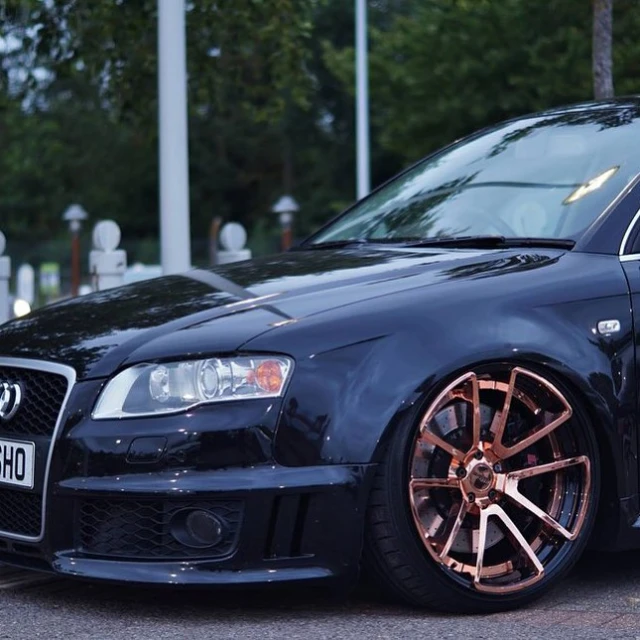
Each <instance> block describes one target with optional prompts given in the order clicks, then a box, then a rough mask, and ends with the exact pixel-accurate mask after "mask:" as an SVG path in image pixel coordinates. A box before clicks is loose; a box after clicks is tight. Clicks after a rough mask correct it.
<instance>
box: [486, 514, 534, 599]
mask: <svg viewBox="0 0 640 640" xmlns="http://www.w3.org/2000/svg"><path fill="white" fill-rule="evenodd" d="M491 516H495V517H496V518H499V519H500V520H502V523H503V524H504V525H505V527H506V528H507V529H508V530H509V533H511V535H512V536H513V538H514V539H515V541H516V542H517V543H518V545H519V546H520V548H521V549H522V551H523V552H524V554H525V555H526V556H527V558H528V560H529V562H530V564H531V566H532V568H533V569H534V570H535V572H536V576H535V578H536V579H539V578H540V577H542V575H543V574H544V567H543V566H542V563H541V562H540V560H539V559H538V556H537V555H536V554H535V551H534V550H533V549H532V548H531V545H530V544H529V543H528V542H527V540H526V539H525V537H524V536H523V535H522V533H520V531H519V529H518V527H516V525H515V523H514V522H513V520H512V519H511V518H510V517H509V516H508V515H507V514H506V513H505V511H504V510H503V509H502V507H500V506H499V505H497V504H492V505H491V506H489V507H487V508H486V509H483V510H482V511H481V512H480V531H479V536H478V557H477V561H476V575H475V576H474V579H473V582H474V586H475V587H476V589H478V590H479V591H482V590H487V588H486V587H484V585H482V583H481V576H482V566H483V563H484V552H485V548H486V544H487V523H488V521H489V518H490V517H491ZM495 588H499V587H495ZM489 589H490V590H493V589H494V587H489Z"/></svg>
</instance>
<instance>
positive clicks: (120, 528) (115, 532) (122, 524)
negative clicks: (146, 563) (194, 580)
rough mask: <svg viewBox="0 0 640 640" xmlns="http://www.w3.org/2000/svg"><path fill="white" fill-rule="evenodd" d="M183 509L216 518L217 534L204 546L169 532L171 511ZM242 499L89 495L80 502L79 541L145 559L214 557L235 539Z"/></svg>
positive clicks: (101, 551)
mask: <svg viewBox="0 0 640 640" xmlns="http://www.w3.org/2000/svg"><path fill="white" fill-rule="evenodd" d="M183 509H204V510H206V511H210V512H212V513H214V514H215V515H217V516H218V517H220V518H222V519H223V520H224V521H225V522H226V524H227V527H226V532H225V535H224V536H223V538H222V540H221V541H220V542H219V543H218V544H216V545H214V546H212V547H208V548H206V549H192V548H190V547H187V546H185V545H183V544H181V543H180V542H178V541H177V540H176V539H175V538H174V537H173V536H172V535H171V533H170V523H171V518H172V516H173V515H174V514H175V513H176V512H177V511H181V510H183ZM242 512H243V508H242V502H240V501H238V500H229V501H215V502H204V501H199V502H162V501H160V500H155V501H151V500H91V501H85V502H83V503H82V504H81V505H80V526H79V532H80V543H81V547H82V551H83V552H84V553H87V554H92V555H100V556H111V557H119V558H131V559H138V560H145V559H146V560H151V559H163V558H167V559H170V558H195V557H199V558H218V557H222V556H226V555H228V554H229V553H231V551H233V549H234V548H235V545H236V543H237V539H238V533H239V530H240V524H241V521H242Z"/></svg>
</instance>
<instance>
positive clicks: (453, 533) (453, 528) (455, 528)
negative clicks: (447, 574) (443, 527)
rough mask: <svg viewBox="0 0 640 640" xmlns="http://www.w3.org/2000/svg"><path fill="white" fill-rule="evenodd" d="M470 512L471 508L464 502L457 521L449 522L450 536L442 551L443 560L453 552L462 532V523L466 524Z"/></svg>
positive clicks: (451, 519)
mask: <svg viewBox="0 0 640 640" xmlns="http://www.w3.org/2000/svg"><path fill="white" fill-rule="evenodd" d="M468 510H469V507H468V505H467V503H466V502H465V501H464V500H463V501H462V502H461V503H460V509H459V510H458V515H457V516H456V517H455V519H453V518H450V519H449V522H450V523H451V525H450V526H447V529H448V535H447V536H446V538H447V540H446V542H445V543H444V546H443V547H442V551H440V558H441V559H442V558H445V557H446V556H448V555H449V551H451V546H452V545H453V543H454V542H455V539H456V538H457V537H458V533H459V532H460V527H462V523H463V522H464V519H465V517H466V515H467V511H468Z"/></svg>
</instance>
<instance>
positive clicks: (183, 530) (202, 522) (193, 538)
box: [170, 509, 228, 549]
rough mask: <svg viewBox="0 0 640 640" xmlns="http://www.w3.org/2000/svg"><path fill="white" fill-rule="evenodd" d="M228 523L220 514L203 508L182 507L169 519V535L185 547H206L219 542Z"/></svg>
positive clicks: (225, 531)
mask: <svg viewBox="0 0 640 640" xmlns="http://www.w3.org/2000/svg"><path fill="white" fill-rule="evenodd" d="M227 529H228V525H227V523H226V522H225V521H224V520H223V518H221V517H220V516H218V515H216V514H215V513H211V511H205V510H204V509H182V510H180V511H178V512H177V513H175V514H174V516H173V518H172V519H171V528H170V531H171V535H172V536H173V537H174V538H175V539H176V540H177V541H178V542H179V543H180V544H183V545H185V546H186V547H191V548H193V549H206V548H207V547H213V546H215V545H217V544H219V543H220V542H221V541H222V539H223V538H224V536H225V534H226V533H227Z"/></svg>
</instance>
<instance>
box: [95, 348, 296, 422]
mask: <svg viewBox="0 0 640 640" xmlns="http://www.w3.org/2000/svg"><path fill="white" fill-rule="evenodd" d="M292 369H293V361H292V360H291V359H290V358H286V357H284V356H256V357H251V356H242V357H237V358H209V359H207V360H187V361H182V362H169V363H162V364H139V365H136V366H134V367H131V368H129V369H125V370H124V371H122V372H121V373H119V374H118V375H117V376H115V377H114V378H112V379H111V380H110V381H109V382H108V383H107V386H106V387H105V388H104V390H103V392H102V393H101V394H100V397H99V398H98V402H97V403H96V406H95V409H94V410H93V414H92V417H93V419H94V420H105V419H112V418H128V417H131V418H133V417H139V416H148V415H161V414H168V413H177V412H179V411H185V410H187V409H191V408H193V407H196V406H198V405H201V404H209V403H215V402H224V401H229V400H243V399H252V398H276V397H278V396H280V395H282V393H283V392H284V388H285V386H286V384H287V381H288V380H289V377H290V375H291V371H292Z"/></svg>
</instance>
